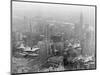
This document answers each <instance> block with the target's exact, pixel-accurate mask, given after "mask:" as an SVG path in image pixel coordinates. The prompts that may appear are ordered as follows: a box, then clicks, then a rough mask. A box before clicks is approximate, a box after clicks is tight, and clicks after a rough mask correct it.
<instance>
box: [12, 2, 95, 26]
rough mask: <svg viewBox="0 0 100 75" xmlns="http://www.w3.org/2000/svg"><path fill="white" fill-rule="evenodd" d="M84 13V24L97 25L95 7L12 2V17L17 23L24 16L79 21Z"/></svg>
mask: <svg viewBox="0 0 100 75" xmlns="http://www.w3.org/2000/svg"><path fill="white" fill-rule="evenodd" d="M81 12H82V14H83V17H84V18H83V19H84V24H89V25H91V26H94V25H95V7H90V6H78V5H61V4H46V3H30V2H15V1H13V2H12V14H13V15H12V18H13V21H14V22H15V23H16V22H18V21H19V20H23V17H24V16H26V17H34V16H43V17H54V18H59V19H64V20H66V21H68V22H72V23H74V22H78V21H79V17H80V13H81Z"/></svg>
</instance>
